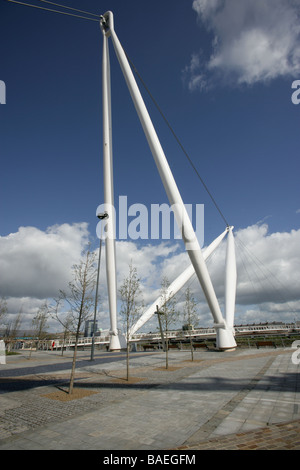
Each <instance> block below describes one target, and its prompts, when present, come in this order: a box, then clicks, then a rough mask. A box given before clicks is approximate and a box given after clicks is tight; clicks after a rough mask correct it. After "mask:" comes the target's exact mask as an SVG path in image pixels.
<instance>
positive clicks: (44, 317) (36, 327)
mask: <svg viewBox="0 0 300 470" xmlns="http://www.w3.org/2000/svg"><path fill="white" fill-rule="evenodd" d="M48 317H49V307H48V304H47V302H44V303H43V304H42V305H41V306H40V308H39V309H38V311H37V314H36V315H35V317H34V318H33V319H32V329H33V334H34V336H36V337H37V339H38V342H39V341H41V340H43V339H44V338H45V337H46V335H47V330H48V325H47V322H48Z"/></svg>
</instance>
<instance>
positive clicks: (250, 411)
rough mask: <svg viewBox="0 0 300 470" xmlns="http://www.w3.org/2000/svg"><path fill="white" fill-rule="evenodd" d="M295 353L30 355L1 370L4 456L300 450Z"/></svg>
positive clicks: (0, 438)
mask: <svg viewBox="0 0 300 470" xmlns="http://www.w3.org/2000/svg"><path fill="white" fill-rule="evenodd" d="M293 352H294V350H292V349H284V348H277V349H272V348H261V349H237V350H236V351H231V352H217V351H202V350H201V351H196V352H195V354H194V359H195V360H194V361H193V362H192V361H191V357H190V352H189V351H179V350H178V351H174V350H172V351H170V352H169V369H168V370H167V369H166V367H165V353H163V352H146V353H142V352H135V353H132V354H131V359H130V373H131V379H130V380H129V382H127V381H126V380H125V376H126V361H125V355H124V354H123V353H107V352H103V351H102V352H101V351H96V353H95V360H94V361H90V360H89V359H90V352H89V351H81V352H79V354H78V360H77V368H76V380H75V389H74V393H75V394H74V397H75V398H74V399H72V400H68V399H66V398H68V397H67V394H66V393H65V390H67V384H68V379H69V376H70V368H71V358H72V352H71V351H67V352H65V353H64V355H63V356H61V354H60V352H54V351H52V352H51V351H38V352H33V353H32V356H31V358H29V352H28V351H24V352H23V353H22V354H20V355H18V356H8V357H7V363H6V364H2V365H0V450H24V449H28V450H52V449H56V450H72V449H76V450H81V449H82V450H89V449H93V450H124V451H125V450H129V451H130V450H146V451H154V450H170V451H179V450H181V451H186V450H201V449H210V450H217V449H232V450H249V449H267V450H272V449H282V450H283V449H291V450H293V449H295V450H296V449H298V450H300V434H299V431H300V378H299V368H300V365H299V364H297V363H296V362H299V361H293V360H292V354H293Z"/></svg>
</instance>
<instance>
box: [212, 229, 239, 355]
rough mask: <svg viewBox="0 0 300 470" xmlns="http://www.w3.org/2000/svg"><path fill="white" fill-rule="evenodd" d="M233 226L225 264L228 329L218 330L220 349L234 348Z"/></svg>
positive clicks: (234, 260)
mask: <svg viewBox="0 0 300 470" xmlns="http://www.w3.org/2000/svg"><path fill="white" fill-rule="evenodd" d="M232 230H233V227H228V237H227V251H226V266H225V320H226V329H223V328H220V329H219V330H218V331H217V347H219V348H220V349H234V348H235V347H236V342H235V340H234V339H233V338H234V328H233V326H234V310H235V296H236V279H237V274H236V259H235V249H234V238H233V232H232Z"/></svg>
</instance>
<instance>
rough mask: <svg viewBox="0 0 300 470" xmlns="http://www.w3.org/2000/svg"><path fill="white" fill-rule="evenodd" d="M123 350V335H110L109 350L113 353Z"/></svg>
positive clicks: (124, 341) (124, 344)
mask: <svg viewBox="0 0 300 470" xmlns="http://www.w3.org/2000/svg"><path fill="white" fill-rule="evenodd" d="M124 349H126V339H125V335H122V334H121V333H119V334H118V335H113V334H112V335H111V337H110V343H109V350H110V351H113V352H119V351H121V350H124Z"/></svg>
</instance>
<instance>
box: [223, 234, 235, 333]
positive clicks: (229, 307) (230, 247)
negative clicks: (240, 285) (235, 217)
mask: <svg viewBox="0 0 300 470" xmlns="http://www.w3.org/2000/svg"><path fill="white" fill-rule="evenodd" d="M225 275H226V277H225V318H226V324H227V326H228V328H233V326H234V311H235V297H236V280H237V272H236V259H235V247H234V236H233V227H229V232H228V238H227V252H226V274H225Z"/></svg>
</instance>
